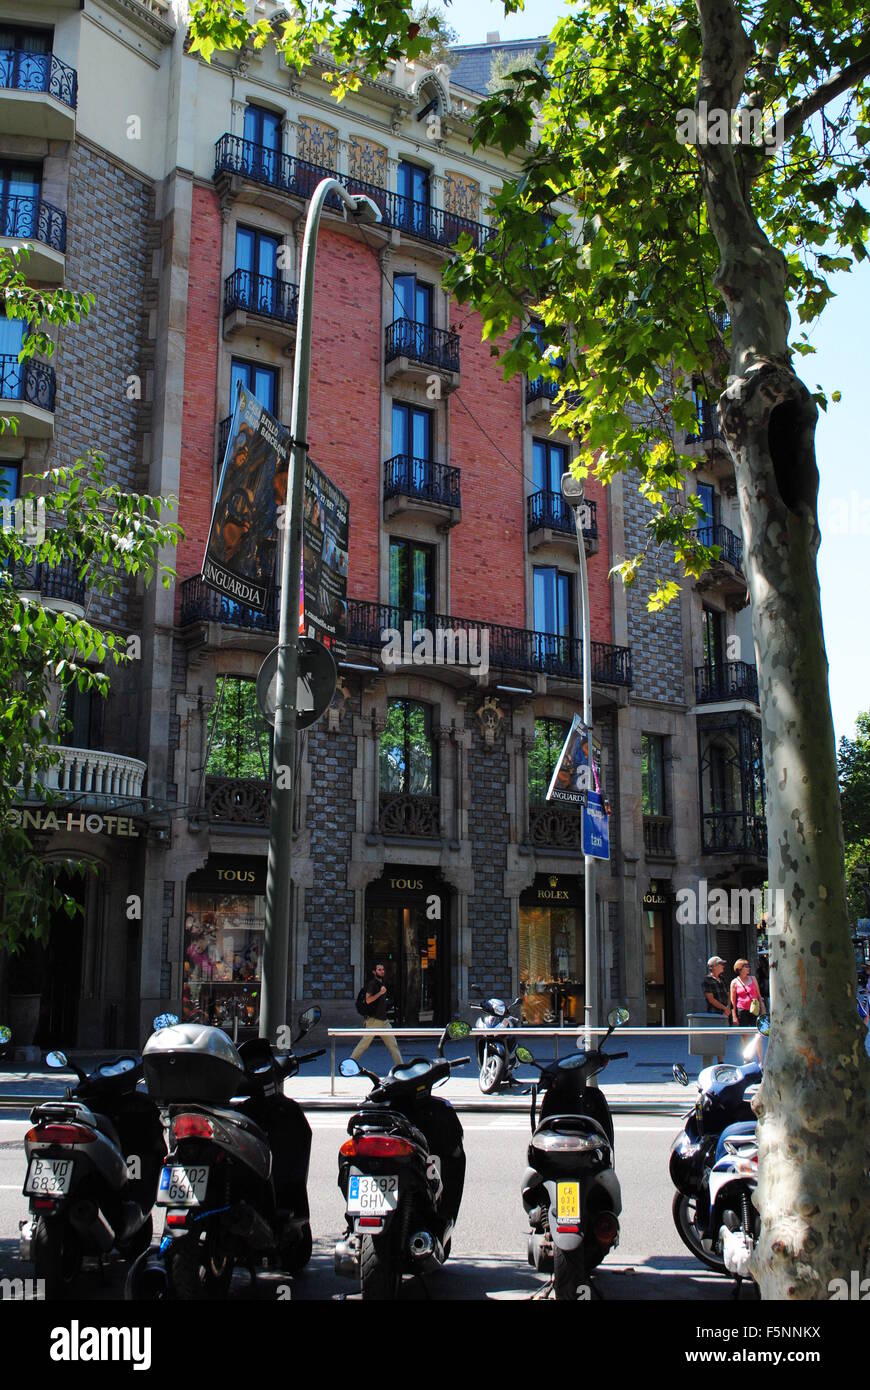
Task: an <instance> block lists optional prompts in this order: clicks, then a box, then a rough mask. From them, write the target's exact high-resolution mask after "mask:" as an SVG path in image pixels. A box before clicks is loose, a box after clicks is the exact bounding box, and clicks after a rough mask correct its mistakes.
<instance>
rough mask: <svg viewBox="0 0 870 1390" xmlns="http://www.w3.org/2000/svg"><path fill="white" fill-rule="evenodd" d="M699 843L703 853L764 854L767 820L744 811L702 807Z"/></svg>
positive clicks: (761, 855) (765, 853) (765, 851)
mask: <svg viewBox="0 0 870 1390" xmlns="http://www.w3.org/2000/svg"><path fill="white" fill-rule="evenodd" d="M701 844H702V849H703V851H704V853H705V854H754V855H758V856H760V857H765V856H766V855H767V823H766V821H765V819H764V816H756V815H751V814H748V813H747V812H744V811H709V812H708V811H704V812H703V813H702V815H701Z"/></svg>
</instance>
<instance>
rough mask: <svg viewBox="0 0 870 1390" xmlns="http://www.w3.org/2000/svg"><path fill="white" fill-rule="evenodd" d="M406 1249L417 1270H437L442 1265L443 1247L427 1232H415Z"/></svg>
mask: <svg viewBox="0 0 870 1390" xmlns="http://www.w3.org/2000/svg"><path fill="white" fill-rule="evenodd" d="M408 1249H409V1251H410V1255H411V1259H412V1260H413V1261H414V1265H415V1267H416V1268H417V1269H418V1270H421V1271H425V1270H432V1269H439V1268H440V1266H441V1265H443V1263H444V1247H443V1246H442V1244H441V1242H440V1240H436V1239H435V1237H434V1236H433V1235H432V1234H431V1233H430V1232H429V1231H416V1232H415V1233H414V1235H412V1236H411V1239H410V1242H409V1244H408Z"/></svg>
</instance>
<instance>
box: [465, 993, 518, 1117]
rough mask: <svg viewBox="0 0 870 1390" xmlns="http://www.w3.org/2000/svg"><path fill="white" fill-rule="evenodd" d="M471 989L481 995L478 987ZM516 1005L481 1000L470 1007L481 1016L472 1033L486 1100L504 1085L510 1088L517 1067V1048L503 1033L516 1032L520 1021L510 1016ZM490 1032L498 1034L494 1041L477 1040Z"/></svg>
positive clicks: (515, 1002) (489, 999) (515, 1003)
mask: <svg viewBox="0 0 870 1390" xmlns="http://www.w3.org/2000/svg"><path fill="white" fill-rule="evenodd" d="M471 988H472V989H473V990H476V991H477V992H478V993H479V992H480V990H479V987H478V986H477V985H472V986H471ZM519 1003H520V1001H519V999H514V1000H513V1002H512V1003H511V1004H506V1003H505V1002H504V1000H503V999H496V998H494V997H491V998H488V999H481V1001H480V1003H479V1004H472V1005H471V1007H472V1009H477V1010H479V1011H480V1015H481V1016H480V1018H479V1019H478V1020H477V1022H476V1023H475V1025H474V1033H475V1041H476V1042H477V1064H478V1067H479V1068H480V1077H479V1084H480V1089H481V1091H482V1092H483V1094H484V1095H485V1096H488V1095H490V1094H491V1093H492V1092H493V1091H496V1090H498V1088H499V1086H501V1085H503V1084H504V1083H505V1082H507V1083H508V1084H510V1083H511V1082H512V1081H513V1075H514V1071H515V1070H516V1065H517V1045H516V1043H515V1042H513V1041H512V1040H511V1039H510V1038H507V1037H505V1036H504V1035H503V1033H502V1030H503V1029H506V1028H519V1026H520V1020H519V1017H518V1016H517V1015H516V1014H515V1013H514V1012H513V1010H514V1009H516V1008H517V1007H518V1005H519ZM493 1029H498V1030H499V1032H498V1033H497V1034H496V1035H495V1036H494V1037H478V1035H479V1034H480V1033H484V1034H486V1033H490V1032H492V1030H493Z"/></svg>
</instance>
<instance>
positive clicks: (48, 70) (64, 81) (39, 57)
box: [0, 48, 78, 111]
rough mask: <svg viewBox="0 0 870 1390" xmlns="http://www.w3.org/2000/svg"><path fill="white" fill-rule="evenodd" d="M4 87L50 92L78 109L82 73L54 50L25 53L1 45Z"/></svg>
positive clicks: (0, 75) (0, 81)
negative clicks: (79, 75) (56, 55)
mask: <svg viewBox="0 0 870 1390" xmlns="http://www.w3.org/2000/svg"><path fill="white" fill-rule="evenodd" d="M0 87H5V88H7V89H9V90H11V91H16V92H47V93H48V95H49V96H50V97H54V98H55V100H56V101H62V102H63V104H64V106H68V107H70V109H71V110H72V111H75V109H76V102H77V100H78V76H77V74H76V71H75V68H71V67H70V66H69V64H68V63H64V62H62V61H61V59H60V58H56V57H55V56H54V54H53V53H23V52H22V51H21V50H20V49H17V48H0Z"/></svg>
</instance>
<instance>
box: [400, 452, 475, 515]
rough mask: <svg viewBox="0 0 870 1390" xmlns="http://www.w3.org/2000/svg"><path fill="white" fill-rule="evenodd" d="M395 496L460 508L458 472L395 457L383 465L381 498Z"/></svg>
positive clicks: (408, 456)
mask: <svg viewBox="0 0 870 1390" xmlns="http://www.w3.org/2000/svg"><path fill="white" fill-rule="evenodd" d="M398 496H402V497H414V498H417V499H418V500H419V501H422V502H436V503H440V504H441V505H442V506H444V507H460V506H461V505H462V502H461V497H460V490H459V469H458V468H449V467H448V466H447V465H446V464H443V463H433V462H432V460H431V459H419V458H414V457H413V455H411V454H394V455H393V457H392V458H391V459H387V461H386V463H385V464H384V498H385V499H386V498H388V497H398Z"/></svg>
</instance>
